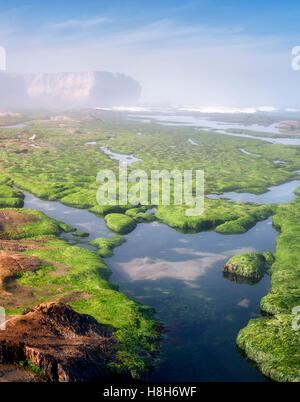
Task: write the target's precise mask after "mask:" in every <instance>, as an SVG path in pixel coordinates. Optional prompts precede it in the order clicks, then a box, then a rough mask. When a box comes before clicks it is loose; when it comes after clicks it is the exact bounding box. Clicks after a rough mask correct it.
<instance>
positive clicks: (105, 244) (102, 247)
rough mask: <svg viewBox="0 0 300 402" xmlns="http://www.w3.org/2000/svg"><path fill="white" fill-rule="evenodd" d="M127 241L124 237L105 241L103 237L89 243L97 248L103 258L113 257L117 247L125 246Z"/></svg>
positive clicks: (115, 237)
mask: <svg viewBox="0 0 300 402" xmlns="http://www.w3.org/2000/svg"><path fill="white" fill-rule="evenodd" d="M125 241H126V240H125V239H124V238H123V237H118V236H114V237H112V238H111V239H105V238H103V237H98V238H97V239H95V240H92V241H90V242H89V244H91V245H92V246H94V247H97V248H98V249H99V250H98V254H99V255H100V256H101V257H103V258H107V257H111V256H112V255H113V249H114V248H115V247H117V246H120V245H121V244H123V243H124V242H125Z"/></svg>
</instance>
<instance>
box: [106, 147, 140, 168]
mask: <svg viewBox="0 0 300 402" xmlns="http://www.w3.org/2000/svg"><path fill="white" fill-rule="evenodd" d="M100 149H101V150H102V151H103V152H104V153H105V154H106V155H108V156H109V157H110V159H113V160H117V161H119V162H120V163H122V164H124V165H128V166H129V165H131V164H132V163H134V162H138V161H141V160H142V159H139V158H136V157H135V156H134V155H127V154H118V153H116V152H112V151H110V150H109V149H108V148H106V147H100Z"/></svg>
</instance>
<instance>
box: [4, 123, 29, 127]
mask: <svg viewBox="0 0 300 402" xmlns="http://www.w3.org/2000/svg"><path fill="white" fill-rule="evenodd" d="M24 127H26V124H24V123H19V124H12V125H11V126H3V127H0V128H24Z"/></svg>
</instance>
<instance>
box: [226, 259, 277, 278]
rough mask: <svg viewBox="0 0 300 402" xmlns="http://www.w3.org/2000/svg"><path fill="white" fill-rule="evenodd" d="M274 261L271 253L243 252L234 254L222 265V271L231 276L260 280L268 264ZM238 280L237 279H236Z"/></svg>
mask: <svg viewBox="0 0 300 402" xmlns="http://www.w3.org/2000/svg"><path fill="white" fill-rule="evenodd" d="M273 262H274V257H273V258H272V254H271V253H266V256H265V255H264V254H260V253H256V252H249V253H245V254H239V255H235V256H234V257H232V258H230V260H229V261H228V262H227V263H226V264H225V265H224V266H223V269H222V270H223V272H224V273H226V274H230V275H231V280H232V278H233V276H236V277H237V279H238V277H242V278H247V279H251V280H253V281H258V280H260V279H261V278H262V277H263V276H264V273H265V272H266V271H267V270H268V268H269V266H270V265H271V264H272V263H273ZM237 282H238V280H237Z"/></svg>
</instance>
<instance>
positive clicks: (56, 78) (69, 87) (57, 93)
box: [0, 71, 141, 108]
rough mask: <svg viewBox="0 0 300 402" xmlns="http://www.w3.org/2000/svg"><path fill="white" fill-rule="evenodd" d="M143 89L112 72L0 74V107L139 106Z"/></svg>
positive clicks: (127, 78) (136, 82)
mask: <svg viewBox="0 0 300 402" xmlns="http://www.w3.org/2000/svg"><path fill="white" fill-rule="evenodd" d="M140 93H141V86H140V84H139V83H138V81H136V80H135V79H133V78H131V77H129V76H127V75H124V74H115V73H109V72H100V71H92V72H77V73H56V74H47V73H40V74H12V73H0V107H22V108H23V107H25V108H29V107H62V108H65V107H77V106H79V107H93V106H118V105H132V104H136V103H137V101H138V99H139V96H140Z"/></svg>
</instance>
